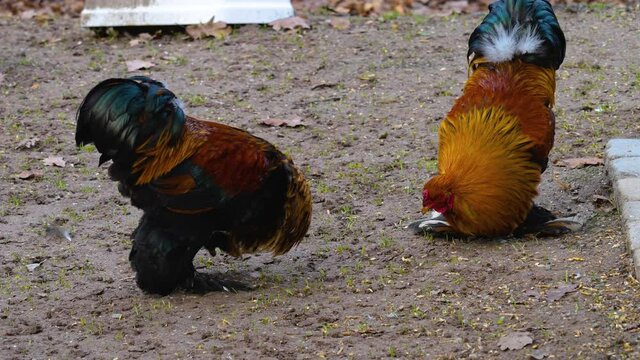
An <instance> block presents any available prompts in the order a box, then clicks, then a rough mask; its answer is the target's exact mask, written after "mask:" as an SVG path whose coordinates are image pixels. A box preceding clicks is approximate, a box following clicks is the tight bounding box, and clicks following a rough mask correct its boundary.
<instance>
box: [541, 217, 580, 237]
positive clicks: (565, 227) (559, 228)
mask: <svg viewBox="0 0 640 360" xmlns="http://www.w3.org/2000/svg"><path fill="white" fill-rule="evenodd" d="M582 225H583V224H582V223H581V222H579V221H576V220H573V219H572V218H559V219H554V220H551V221H547V222H546V223H544V224H542V226H541V227H540V229H539V231H538V235H539V236H556V235H562V234H566V233H570V232H575V231H578V230H580V229H581V228H582Z"/></svg>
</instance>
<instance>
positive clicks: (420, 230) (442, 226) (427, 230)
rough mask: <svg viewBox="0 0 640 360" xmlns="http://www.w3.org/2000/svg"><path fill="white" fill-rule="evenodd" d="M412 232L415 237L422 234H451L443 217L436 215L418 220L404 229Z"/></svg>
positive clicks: (450, 229) (449, 227) (451, 230)
mask: <svg viewBox="0 0 640 360" xmlns="http://www.w3.org/2000/svg"><path fill="white" fill-rule="evenodd" d="M405 228H406V229H409V230H411V231H413V233H414V234H416V235H422V234H432V235H438V234H449V233H453V229H452V228H451V225H449V223H448V222H447V220H445V218H444V216H442V215H440V214H437V215H436V216H433V217H428V218H422V219H418V220H416V221H414V222H412V223H411V224H409V225H407V226H406V227H405Z"/></svg>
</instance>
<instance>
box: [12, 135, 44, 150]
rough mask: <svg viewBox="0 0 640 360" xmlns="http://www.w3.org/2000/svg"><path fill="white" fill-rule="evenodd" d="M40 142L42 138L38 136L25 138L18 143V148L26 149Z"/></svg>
mask: <svg viewBox="0 0 640 360" xmlns="http://www.w3.org/2000/svg"><path fill="white" fill-rule="evenodd" d="M39 143H40V139H39V138H38V137H32V138H29V139H24V140H22V141H20V142H19V143H18V145H16V150H25V149H31V148H33V147H36V146H37V145H38V144H39Z"/></svg>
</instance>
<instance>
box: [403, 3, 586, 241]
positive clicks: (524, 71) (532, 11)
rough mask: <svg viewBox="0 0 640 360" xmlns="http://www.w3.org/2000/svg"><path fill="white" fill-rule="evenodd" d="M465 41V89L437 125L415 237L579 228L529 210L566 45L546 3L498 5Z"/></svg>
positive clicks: (549, 139) (548, 143)
mask: <svg viewBox="0 0 640 360" xmlns="http://www.w3.org/2000/svg"><path fill="white" fill-rule="evenodd" d="M489 9H490V12H489V14H488V15H487V16H486V17H485V19H484V20H483V22H482V23H481V24H480V25H479V26H478V27H477V28H476V29H475V31H474V32H473V33H472V34H471V37H470V39H469V51H468V59H469V69H468V71H469V74H470V75H469V79H468V80H467V82H466V84H465V87H464V90H463V94H462V96H461V97H460V98H459V99H457V101H456V102H455V104H454V106H453V108H452V109H451V111H450V112H449V114H447V117H446V118H445V119H444V120H443V121H442V123H441V124H440V130H439V151H438V172H439V174H438V175H436V176H434V177H433V178H431V179H430V180H429V181H427V183H426V184H425V185H424V188H423V209H422V212H423V213H426V212H427V211H429V210H435V211H436V212H438V213H440V214H441V215H442V216H443V217H444V219H446V221H443V219H442V218H435V219H429V220H424V219H423V220H420V221H417V222H414V223H413V224H411V225H410V227H412V228H413V229H414V230H421V231H427V232H453V233H458V234H461V235H476V236H502V235H509V234H512V233H515V234H522V233H529V232H530V233H542V234H558V233H563V232H567V231H571V230H574V229H576V227H577V226H579V224H578V223H577V222H574V221H571V220H568V219H556V218H555V217H554V216H553V215H552V214H551V213H550V212H549V211H547V210H545V209H543V208H541V207H538V206H535V205H534V203H533V198H534V197H535V196H536V195H537V187H538V184H539V183H540V176H541V174H542V172H543V171H544V170H545V169H546V167H547V162H548V155H549V151H550V150H551V148H552V147H553V138H554V131H555V117H554V114H553V111H552V110H551V109H552V107H553V104H554V97H555V87H556V83H555V70H557V69H558V67H559V66H560V64H561V63H562V61H563V59H564V55H565V46H566V44H565V38H564V34H563V33H562V30H561V29H560V25H559V24H558V20H557V18H556V16H555V14H554V13H553V9H552V7H551V5H550V4H549V3H548V2H547V1H546V0H500V1H497V2H495V3H493V4H491V6H490V7H489Z"/></svg>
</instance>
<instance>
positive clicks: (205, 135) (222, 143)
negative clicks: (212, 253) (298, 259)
mask: <svg viewBox="0 0 640 360" xmlns="http://www.w3.org/2000/svg"><path fill="white" fill-rule="evenodd" d="M165 139H168V136H165V135H164V134H163V135H161V136H160V140H159V141H158V142H157V143H156V145H155V146H152V147H149V146H148V145H147V144H146V143H144V144H142V145H141V146H140V147H139V148H138V149H137V152H138V154H139V155H140V157H139V158H138V160H137V161H136V162H135V164H134V167H133V171H132V172H133V173H138V174H139V177H138V180H137V182H136V185H144V184H150V183H151V184H153V189H154V190H155V191H157V192H158V193H161V194H162V195H165V196H168V197H172V196H180V195H185V194H188V193H189V192H192V191H197V190H198V187H199V186H202V185H201V184H198V182H197V181H196V180H197V179H195V178H194V176H193V175H192V174H190V173H189V174H177V175H176V174H171V170H173V169H174V168H175V167H176V166H177V165H178V164H181V163H182V162H184V161H187V160H189V161H190V162H191V163H192V165H193V166H196V167H198V168H200V169H202V170H203V173H204V175H205V176H206V177H207V179H208V180H210V181H211V186H215V187H216V188H219V190H220V192H222V193H224V198H223V199H222V200H220V201H219V202H218V203H216V204H214V206H205V207H199V208H193V207H191V204H190V203H188V202H185V203H184V206H166V210H167V211H170V212H173V213H176V214H181V215H198V216H203V217H209V218H210V224H211V227H212V230H215V231H219V232H220V234H224V235H223V236H220V234H218V236H214V237H212V239H211V240H210V241H208V242H207V245H206V246H207V248H209V249H211V250H212V249H213V248H215V247H219V248H221V249H223V250H225V251H226V252H227V253H229V254H230V255H233V256H240V255H242V254H244V253H252V252H256V251H270V252H272V253H273V254H274V255H281V254H284V253H286V252H287V251H289V250H290V249H291V248H292V247H293V246H294V245H296V244H298V243H299V242H300V241H301V240H302V238H303V237H304V235H305V234H306V232H307V230H308V228H309V225H310V222H311V192H310V189H309V185H308V183H307V182H306V180H305V178H304V176H303V175H302V173H301V172H300V171H299V170H298V169H297V168H296V167H295V166H294V164H293V161H292V160H291V159H290V158H289V157H287V156H285V155H284V154H282V153H281V152H279V151H278V150H277V149H276V148H275V147H274V146H273V145H272V144H270V143H269V142H267V141H265V140H263V139H261V138H258V137H255V136H253V135H251V134H249V133H247V132H246V131H244V130H241V129H237V128H234V127H230V126H227V125H223V124H219V123H215V122H210V121H206V120H200V119H196V118H193V117H187V118H186V123H185V131H184V133H183V134H182V136H181V138H180V139H179V140H178V142H177V144H176V145H174V146H172V147H169V146H167V142H168V140H165ZM276 173H282V176H279V175H278V176H277V180H272V178H273V177H274V176H275V175H274V174H276ZM273 181H282V182H284V183H283V185H286V188H285V189H283V191H282V194H268V195H269V197H275V198H277V197H278V196H282V201H275V202H274V204H272V205H273V207H270V204H263V203H260V204H257V205H256V204H255V203H256V202H263V201H262V200H257V198H261V197H262V196H265V194H263V192H264V189H263V187H265V186H276V187H278V186H279V185H278V184H275V185H274V184H271V183H272V182H273ZM285 183H286V184H285ZM271 190H272V189H269V191H271ZM253 194H255V196H256V200H255V201H254V199H252V195H253ZM245 204H246V207H243V205H245ZM255 207H257V208H259V209H261V210H262V211H267V212H269V214H265V216H266V215H269V216H273V214H279V213H280V216H276V217H275V220H276V222H275V223H265V222H262V223H260V222H256V221H258V220H257V219H256V217H259V216H262V214H250V213H249V212H251V211H252V210H253V209H254V208H255ZM234 217H235V218H236V219H232V218H234ZM239 218H247V219H248V220H247V221H236V220H237V219H239ZM254 224H259V226H254Z"/></svg>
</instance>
